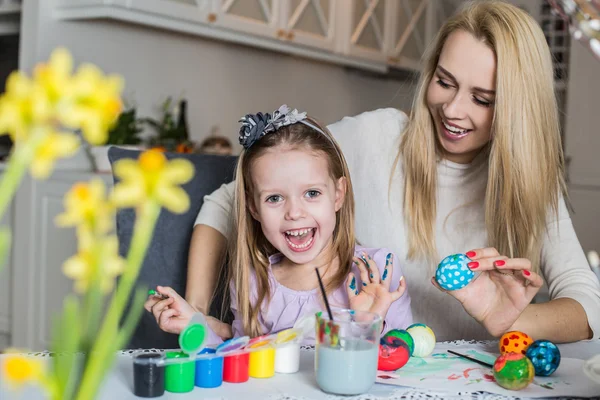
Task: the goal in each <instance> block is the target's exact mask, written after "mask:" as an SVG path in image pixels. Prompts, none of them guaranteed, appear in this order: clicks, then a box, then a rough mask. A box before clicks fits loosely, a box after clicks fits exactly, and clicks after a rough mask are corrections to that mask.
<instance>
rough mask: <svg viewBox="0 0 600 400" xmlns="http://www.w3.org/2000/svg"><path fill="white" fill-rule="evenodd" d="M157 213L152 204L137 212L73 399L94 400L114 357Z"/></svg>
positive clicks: (155, 204) (154, 203) (156, 204)
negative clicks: (118, 275)
mask: <svg viewBox="0 0 600 400" xmlns="http://www.w3.org/2000/svg"><path fill="white" fill-rule="evenodd" d="M160 209H161V207H160V205H159V204H158V203H156V202H155V201H153V200H150V201H148V202H146V203H144V204H142V205H141V206H140V208H139V209H138V212H137V215H136V221H135V227H134V231H133V238H132V239H131V245H130V248H129V254H128V255H127V265H126V267H125V271H124V272H123V275H122V276H121V279H120V280H119V285H118V287H117V290H116V292H115V294H114V295H113V297H112V300H111V303H110V306H109V309H108V312H107V314H106V317H105V318H104V321H103V323H102V327H101V328H100V333H99V334H98V337H97V339H96V342H95V343H94V346H93V348H92V353H93V354H91V355H90V358H89V360H90V362H89V364H88V365H87V366H86V369H85V372H84V375H83V379H82V382H81V386H80V388H79V393H78V395H77V399H78V400H92V399H93V398H95V396H96V394H97V391H98V388H99V386H100V384H101V383H102V380H103V378H104V375H105V374H106V372H107V371H106V370H107V368H108V366H109V365H110V363H111V361H112V359H113V357H114V351H115V350H116V349H114V347H115V344H116V342H117V340H116V338H117V335H118V325H119V321H120V320H121V317H122V315H123V311H124V310H125V306H126V305H127V300H128V299H129V297H130V295H131V290H132V288H133V285H134V284H135V281H136V279H137V277H138V275H139V271H140V268H141V266H142V263H143V261H144V257H145V255H146V251H147V249H148V246H149V245H150V241H151V240H152V236H153V233H154V227H155V225H156V221H157V219H158V216H159V214H160Z"/></svg>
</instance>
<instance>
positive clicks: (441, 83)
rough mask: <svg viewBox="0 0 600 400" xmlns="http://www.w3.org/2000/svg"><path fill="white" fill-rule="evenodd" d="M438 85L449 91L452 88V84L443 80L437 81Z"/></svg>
mask: <svg viewBox="0 0 600 400" xmlns="http://www.w3.org/2000/svg"><path fill="white" fill-rule="evenodd" d="M437 84H438V85H440V86H441V87H443V88H444V89H448V88H449V87H450V84H449V83H447V82H445V81H444V80H443V79H441V78H440V79H438V80H437Z"/></svg>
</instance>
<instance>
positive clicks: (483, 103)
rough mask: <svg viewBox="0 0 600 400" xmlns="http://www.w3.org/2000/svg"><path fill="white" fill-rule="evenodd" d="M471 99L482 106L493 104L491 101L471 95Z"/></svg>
mask: <svg viewBox="0 0 600 400" xmlns="http://www.w3.org/2000/svg"><path fill="white" fill-rule="evenodd" d="M473 101H474V102H475V104H478V105H480V106H483V107H491V105H492V104H493V103H492V102H489V101H487V100H482V99H479V98H477V96H473Z"/></svg>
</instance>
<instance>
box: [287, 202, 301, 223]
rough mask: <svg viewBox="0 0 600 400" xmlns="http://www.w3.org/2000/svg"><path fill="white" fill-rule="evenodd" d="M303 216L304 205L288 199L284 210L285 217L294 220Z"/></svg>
mask: <svg viewBox="0 0 600 400" xmlns="http://www.w3.org/2000/svg"><path fill="white" fill-rule="evenodd" d="M302 217H304V207H302V204H301V202H300V201H298V200H289V201H288V202H287V209H286V212H285V219H287V220H290V221H295V220H297V219H300V218H302Z"/></svg>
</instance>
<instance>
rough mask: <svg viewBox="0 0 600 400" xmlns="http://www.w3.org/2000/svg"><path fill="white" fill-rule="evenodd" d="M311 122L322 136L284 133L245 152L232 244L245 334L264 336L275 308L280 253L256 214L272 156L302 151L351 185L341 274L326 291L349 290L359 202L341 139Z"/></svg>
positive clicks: (306, 131)
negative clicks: (266, 315)
mask: <svg viewBox="0 0 600 400" xmlns="http://www.w3.org/2000/svg"><path fill="white" fill-rule="evenodd" d="M308 121H309V122H310V123H311V124H312V125H314V126H317V127H318V128H319V129H321V131H322V133H321V132H319V131H317V130H315V129H313V128H311V127H309V126H307V125H304V124H303V123H296V124H293V125H289V126H286V127H283V128H280V129H278V130H277V131H276V132H274V133H270V134H267V135H265V136H264V137H262V138H260V139H259V140H258V141H256V143H254V144H253V145H252V146H251V147H250V148H249V149H247V150H245V151H243V152H242V154H241V156H240V158H239V160H238V164H237V169H236V183H235V185H236V186H235V200H234V223H233V236H232V240H231V241H230V244H231V246H230V261H231V263H230V268H229V281H230V282H231V283H232V284H233V285H235V291H236V293H237V304H236V306H237V310H238V313H239V315H240V316H241V319H242V323H243V329H244V333H245V334H246V335H250V336H258V335H261V334H262V332H261V329H260V323H259V315H260V313H261V309H262V307H266V306H268V304H269V301H270V300H271V299H270V289H271V288H270V284H269V273H268V267H269V256H270V255H272V254H273V253H275V252H276V251H277V250H276V249H275V248H274V247H273V246H272V245H271V244H270V243H269V242H268V241H267V239H266V238H265V236H264V235H263V232H262V230H261V226H260V224H259V223H258V222H257V221H256V220H255V219H254V218H253V217H252V215H251V214H250V209H249V206H250V202H252V201H253V198H254V197H253V192H252V189H253V184H252V176H251V172H252V166H253V164H254V163H255V162H256V160H257V159H258V158H260V157H261V156H262V155H264V154H265V153H266V152H267V151H268V150H273V149H275V148H279V149H286V150H287V149H300V150H305V151H309V152H311V153H314V154H317V155H321V156H323V157H326V158H327V161H328V163H327V164H328V168H329V175H330V177H331V178H332V179H333V180H334V182H336V184H337V182H338V180H339V179H340V178H342V177H344V178H345V179H346V193H345V199H344V202H343V204H342V207H341V208H340V210H339V211H338V212H337V213H336V224H335V229H334V231H333V241H332V252H331V260H330V261H333V260H334V259H335V257H338V259H339V269H338V271H337V272H336V273H335V274H334V275H333V276H332V278H331V279H330V280H329V281H328V283H327V285H326V286H327V287H326V290H327V292H328V293H329V292H330V291H331V290H333V289H335V288H337V287H339V286H340V285H341V284H343V282H344V280H345V279H346V277H347V276H348V273H349V272H350V266H351V263H352V256H353V254H354V245H355V236H354V197H353V192H352V183H351V181H350V173H349V171H348V165H347V164H346V160H345V159H344V157H343V155H342V152H341V150H340V148H339V146H338V144H337V143H336V141H335V139H334V138H333V136H332V135H331V133H330V132H329V130H327V128H325V127H324V126H322V125H321V124H319V123H318V122H317V121H315V120H314V119H308ZM251 274H254V276H255V277H256V293H251V286H250V279H251V278H250V277H251Z"/></svg>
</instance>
